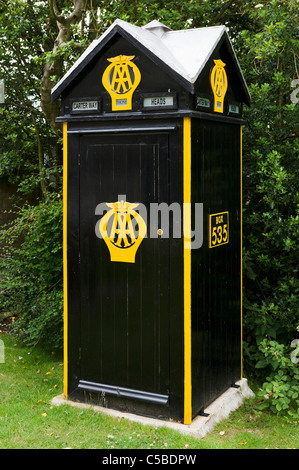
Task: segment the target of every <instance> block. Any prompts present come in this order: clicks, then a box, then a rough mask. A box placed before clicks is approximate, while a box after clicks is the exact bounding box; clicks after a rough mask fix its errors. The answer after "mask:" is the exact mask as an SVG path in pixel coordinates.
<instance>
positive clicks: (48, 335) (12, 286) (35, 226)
mask: <svg viewBox="0 0 299 470" xmlns="http://www.w3.org/2000/svg"><path fill="white" fill-rule="evenodd" d="M1 241H2V243H4V244H5V248H4V253H2V259H1V279H0V309H1V310H2V311H3V310H4V311H6V312H7V311H8V312H10V314H11V315H12V316H13V317H14V318H15V321H14V323H13V332H14V333H16V334H18V335H20V336H21V337H22V338H23V339H24V340H25V341H26V342H27V343H28V344H35V343H37V342H38V341H40V340H41V341H43V342H47V343H49V344H51V345H52V346H61V344H62V312H63V293H62V201H61V198H60V197H59V196H55V197H52V198H51V199H48V200H47V201H46V202H41V203H39V204H38V205H36V206H26V207H24V208H22V209H21V210H20V212H19V215H18V217H17V218H16V220H14V222H13V223H12V224H11V226H10V227H6V228H5V229H3V230H2V232H1Z"/></svg>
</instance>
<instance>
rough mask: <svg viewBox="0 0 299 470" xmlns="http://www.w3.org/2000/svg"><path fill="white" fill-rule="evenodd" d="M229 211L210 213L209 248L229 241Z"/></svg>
mask: <svg viewBox="0 0 299 470" xmlns="http://www.w3.org/2000/svg"><path fill="white" fill-rule="evenodd" d="M228 219H229V218H228V212H219V214H210V230H209V233H210V236H209V248H214V247H215V246H220V245H224V244H225V243H228V242H229V220H228Z"/></svg>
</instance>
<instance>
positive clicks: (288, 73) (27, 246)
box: [0, 0, 299, 415]
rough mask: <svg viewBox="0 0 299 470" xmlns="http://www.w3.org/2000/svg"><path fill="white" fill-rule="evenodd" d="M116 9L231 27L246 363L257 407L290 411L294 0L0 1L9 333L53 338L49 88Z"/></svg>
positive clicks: (57, 339)
mask: <svg viewBox="0 0 299 470" xmlns="http://www.w3.org/2000/svg"><path fill="white" fill-rule="evenodd" d="M116 18H121V19H123V20H125V21H129V22H131V23H134V24H137V25H139V26H142V25H144V24H146V23H148V22H150V21H152V20H153V19H158V20H159V21H161V22H162V23H165V24H167V25H168V26H170V27H171V28H173V29H184V28H195V27H203V26H212V25H218V24H225V25H226V26H227V27H228V28H229V34H230V37H231V39H232V41H233V45H234V48H235V51H236V54H237V57H238V59H239V62H240V65H241V68H242V70H243V74H244V76H245V78H246V81H247V83H248V86H249V89H250V92H251V95H252V106H251V108H249V109H248V108H247V109H246V110H245V119H247V121H248V126H246V127H245V128H244V133H243V136H244V137H243V191H244V194H243V202H244V214H243V222H244V228H243V233H244V240H243V245H244V362H245V373H246V376H248V377H251V376H252V377H254V378H255V380H259V381H260V383H261V390H260V398H261V403H260V406H261V407H266V406H267V407H269V408H271V410H272V411H274V412H276V413H286V412H287V413H289V414H292V415H294V414H296V413H298V403H299V398H298V396H299V389H298V378H299V375H298V358H297V354H298V347H297V349H296V350H294V346H296V343H294V342H293V340H295V339H296V338H298V328H299V327H298V324H299V321H298V293H299V292H298V291H299V285H298V259H299V256H298V255H299V253H298V239H299V237H298V235H299V214H298V203H299V195H298V147H299V145H298V110H299V104H298V103H296V102H292V100H291V93H292V92H293V91H294V89H293V88H292V82H293V80H295V79H298V78H299V74H298V30H299V28H298V3H297V1H296V0H282V1H278V0H270V1H269V0H264V1H261V2H258V1H243V0H234V1H233V0H215V1H213V2H212V1H211V0H201V1H199V0H189V1H183V2H180V3H178V2H174V1H171V0H167V1H165V0H164V1H160V0H152V1H149V0H142V1H141V0H130V1H127V0H123V1H122V2H120V1H119V0H111V1H109V2H108V1H105V0H74V1H70V0H57V1H55V0H49V1H46V0H43V1H33V0H16V1H12V0H7V1H6V2H5V3H4V2H3V1H0V38H1V39H0V79H4V80H5V95H6V99H5V103H4V104H2V105H1V104H0V155H1V158H0V177H2V178H5V179H6V180H8V181H10V182H13V183H17V185H18V191H17V193H16V195H15V202H16V207H17V208H18V209H17V217H16V218H14V219H13V221H12V223H11V224H10V225H9V226H8V227H3V228H2V230H1V242H2V247H3V248H2V252H1V278H0V309H1V310H2V312H6V313H7V312H9V314H10V316H11V317H12V318H15V322H14V323H13V330H14V332H15V333H17V334H19V335H20V336H21V337H22V338H23V339H24V340H26V341H27V342H28V343H29V344H36V343H37V342H38V341H47V342H50V343H51V344H53V345H55V346H60V345H61V341H62V177H61V175H62V149H61V129H60V127H59V125H57V124H56V123H55V115H58V114H59V109H58V108H57V107H56V105H53V104H51V103H50V100H49V97H50V95H49V94H50V90H51V87H52V86H53V85H54V84H55V83H56V82H57V80H58V79H59V78H60V77H61V76H62V75H63V73H64V72H65V71H66V70H67V69H68V68H69V67H70V65H72V63H73V62H74V61H75V59H76V58H77V57H78V56H80V55H81V53H82V52H83V51H84V50H85V48H86V47H87V45H88V44H89V43H90V41H91V40H92V39H94V38H96V37H99V36H100V35H101V34H102V33H103V32H104V31H105V29H106V28H107V27H108V26H109V25H110V24H111V23H112V22H113V21H114V20H115V19H116ZM297 86H298V85H297ZM293 96H295V97H296V93H295V94H294V95H293ZM298 98H299V92H298ZM293 101H294V100H293ZM24 200H29V201H31V203H30V204H28V203H27V204H24ZM292 342H293V343H292ZM291 344H292V346H291ZM291 355H292V356H291ZM291 357H292V358H293V360H291V359H290V358H291Z"/></svg>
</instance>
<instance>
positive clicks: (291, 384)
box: [256, 338, 299, 418]
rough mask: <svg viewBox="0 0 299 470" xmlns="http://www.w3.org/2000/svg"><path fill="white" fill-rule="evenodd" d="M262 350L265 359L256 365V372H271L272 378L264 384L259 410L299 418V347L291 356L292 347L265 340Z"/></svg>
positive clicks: (261, 345) (268, 378)
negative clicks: (259, 369) (268, 410)
mask: <svg viewBox="0 0 299 470" xmlns="http://www.w3.org/2000/svg"><path fill="white" fill-rule="evenodd" d="M259 349H260V351H261V352H262V354H263V359H261V360H260V361H259V362H257V364H256V367H257V368H264V369H268V368H270V373H269V376H268V377H267V378H266V381H265V382H264V383H263V386H262V388H261V389H260V390H259V392H258V393H257V396H258V397H259V398H261V399H262V403H261V404H260V405H259V406H258V407H259V408H260V409H265V408H269V409H270V410H271V411H272V412H274V413H275V414H279V415H283V414H285V413H286V412H287V413H288V414H289V415H290V416H292V417H297V418H298V416H299V368H298V366H297V363H298V358H297V354H298V353H299V347H298V345H297V348H296V350H293V351H292V352H291V349H290V348H289V347H286V346H285V345H283V344H279V343H278V342H277V341H271V340H268V339H266V338H265V339H264V340H263V341H262V342H261V343H260V345H259Z"/></svg>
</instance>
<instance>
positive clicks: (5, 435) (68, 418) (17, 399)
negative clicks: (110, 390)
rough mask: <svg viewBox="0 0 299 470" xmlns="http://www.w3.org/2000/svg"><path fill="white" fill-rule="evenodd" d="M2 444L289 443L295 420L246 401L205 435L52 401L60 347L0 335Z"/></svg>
mask: <svg viewBox="0 0 299 470" xmlns="http://www.w3.org/2000/svg"><path fill="white" fill-rule="evenodd" d="M0 339H2V341H3V342H4V346H5V362H4V363H0V391H1V399H0V448H1V449H64V448H72V449H275V448H279V449H287V448H293V449H294V448H298V447H299V437H298V428H297V422H296V421H294V420H287V419H285V418H283V417H277V416H274V415H272V414H269V413H265V412H263V413H259V414H256V413H255V412H254V411H253V410H252V406H251V405H250V403H251V402H250V401H249V402H247V403H246V404H244V405H243V406H242V407H241V408H239V409H238V410H237V411H236V412H234V413H232V414H231V415H230V416H229V418H228V419H226V420H225V421H223V422H222V423H220V424H219V425H218V426H217V427H216V428H215V429H214V430H213V431H212V432H211V433H209V434H208V435H207V436H205V437H204V438H203V439H196V438H192V437H189V436H185V435H182V434H180V433H179V432H175V431H172V430H169V429H166V428H158V429H157V428H155V427H151V426H143V425H141V424H138V423H133V422H130V421H128V420H126V419H124V418H121V419H117V418H112V417H110V416H107V415H105V414H102V413H98V412H94V411H93V410H91V409H84V410H82V409H78V408H74V407H71V406H69V405H63V406H59V407H57V406H52V405H51V404H50V400H51V398H53V397H54V396H57V395H60V394H61V393H62V391H63V364H62V355H61V353H52V352H51V351H46V350H45V349H42V348H40V347H36V348H28V347H26V346H24V345H22V344H21V343H19V342H18V340H16V339H15V338H13V337H11V336H9V335H3V334H2V335H0Z"/></svg>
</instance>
